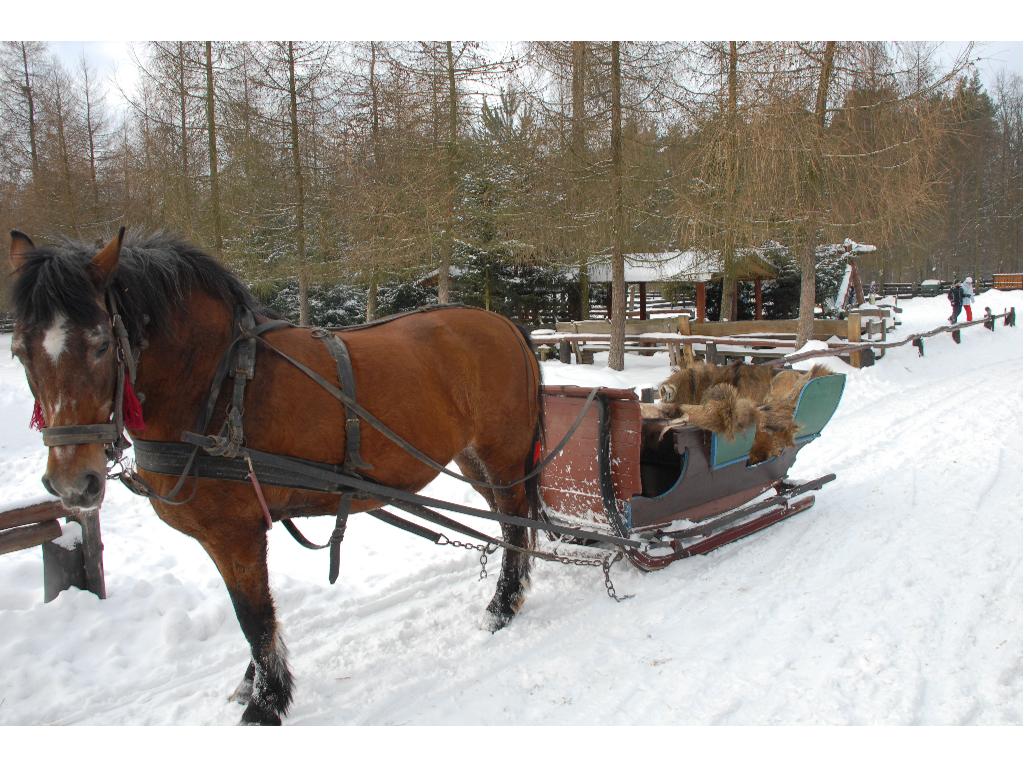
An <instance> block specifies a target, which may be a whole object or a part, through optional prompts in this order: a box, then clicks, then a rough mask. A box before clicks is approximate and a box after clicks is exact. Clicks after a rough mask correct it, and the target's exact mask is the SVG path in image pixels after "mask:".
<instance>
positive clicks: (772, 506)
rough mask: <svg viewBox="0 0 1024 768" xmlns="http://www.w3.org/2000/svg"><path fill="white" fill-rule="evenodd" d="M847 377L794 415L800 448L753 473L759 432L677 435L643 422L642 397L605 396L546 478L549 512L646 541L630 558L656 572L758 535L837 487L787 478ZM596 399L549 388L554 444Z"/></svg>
mask: <svg viewBox="0 0 1024 768" xmlns="http://www.w3.org/2000/svg"><path fill="white" fill-rule="evenodd" d="M845 379H846V377H845V376H843V375H831V376H823V377H819V378H816V379H811V380H810V381H808V382H807V383H806V384H805V385H804V387H803V389H802V391H801V392H800V395H799V399H798V401H797V407H796V410H795V413H794V419H795V421H796V423H797V425H798V430H797V433H796V438H795V445H794V446H792V447H788V448H785V449H784V450H783V451H782V453H781V454H780V455H778V456H775V457H773V458H771V459H769V460H767V461H763V462H760V463H757V464H753V465H750V464H749V463H748V459H749V455H750V449H751V445H752V443H753V440H754V430H753V428H751V429H749V430H747V431H745V432H742V433H740V434H738V435H737V436H736V437H735V439H733V440H729V439H727V438H725V437H724V436H723V435H720V434H716V433H713V432H707V431H705V430H702V429H698V428H697V427H693V426H673V427H668V421H667V420H665V419H642V418H641V415H640V403H639V399H638V398H637V395H636V393H635V391H634V390H632V389H610V388H602V389H600V390H599V391H598V396H597V399H596V407H595V408H592V409H590V411H591V412H590V413H588V414H586V415H585V416H584V421H583V422H582V423H581V424H580V425H579V427H578V428H577V429H576V431H575V433H574V434H573V435H572V437H571V438H570V439H569V441H568V443H567V444H566V446H565V448H564V449H563V450H562V452H561V453H560V455H558V456H557V457H555V458H554V459H553V460H552V462H551V463H550V464H549V465H548V466H547V467H546V468H545V470H544V473H543V474H542V476H541V484H540V486H541V498H542V503H543V508H544V511H545V513H546V515H547V516H548V518H549V519H551V520H553V521H556V522H559V523H561V524H563V525H567V526H577V527H580V528H584V529H592V530H595V531H600V532H603V533H611V534H614V535H616V536H620V537H631V538H634V539H640V540H644V541H646V542H647V543H648V545H649V546H648V547H646V548H630V549H627V550H626V552H625V554H626V556H627V557H628V558H629V560H630V562H632V563H633V564H634V565H635V566H636V567H638V568H640V569H642V570H647V571H650V570H658V569H660V568H664V567H665V566H666V565H668V564H669V563H671V562H673V561H675V560H678V559H681V558H684V557H689V556H692V555H695V554H706V553H707V552H710V551H712V550H713V549H717V548H718V547H720V546H722V545H724V544H728V543H729V542H732V541H735V540H737V539H740V538H743V537H744V536H749V535H750V534H752V533H755V532H756V531H759V530H762V529H763V528H766V527H768V526H769V525H773V524H774V523H777V522H780V521H782V520H784V519H786V518H788V517H792V516H793V515H795V514H797V513H799V512H802V511H804V510H806V509H808V508H809V507H811V506H812V505H813V504H814V496H813V495H810V493H809V492H810V491H813V490H817V489H819V488H821V487H822V486H823V485H824V484H825V483H828V482H830V481H831V480H833V479H835V475H832V474H829V475H825V476H822V477H819V478H816V479H814V480H811V481H809V482H804V483H799V484H794V483H790V482H788V480H787V473H788V472H789V469H790V467H791V466H792V465H793V462H794V460H795V459H796V455H797V453H798V452H799V451H800V450H801V449H802V448H803V447H804V446H806V445H807V444H808V443H810V442H811V441H813V440H814V439H815V438H816V437H817V436H818V435H819V434H820V433H821V430H822V429H823V428H824V427H825V425H826V424H827V423H828V421H829V420H830V419H831V418H832V414H833V413H835V410H836V408H837V407H838V405H839V400H840V398H841V397H842V392H843V387H844V384H845ZM590 395H591V390H588V389H585V388H582V387H575V386H546V387H544V408H545V418H546V420H547V436H548V441H549V442H551V443H554V442H556V441H560V440H561V439H563V437H564V436H565V435H566V433H567V432H568V431H569V430H570V429H571V428H572V426H573V424H574V422H575V421H576V420H577V419H578V418H579V413H580V409H581V408H582V407H585V402H586V399H587V398H588V397H589V396H590ZM667 427H668V428H667ZM666 428H667V429H666ZM766 494H768V495H767V496H766V498H764V499H758V497H760V496H765V495H766ZM579 541H580V543H583V542H585V541H586V539H585V538H583V537H581V539H580V540H579Z"/></svg>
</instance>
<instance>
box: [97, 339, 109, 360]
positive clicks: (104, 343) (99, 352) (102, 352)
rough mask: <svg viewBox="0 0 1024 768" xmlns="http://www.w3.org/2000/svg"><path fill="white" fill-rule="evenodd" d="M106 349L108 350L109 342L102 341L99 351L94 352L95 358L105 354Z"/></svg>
mask: <svg viewBox="0 0 1024 768" xmlns="http://www.w3.org/2000/svg"><path fill="white" fill-rule="evenodd" d="M108 349H110V342H109V341H104V342H103V343H102V344H100V346H99V349H97V350H96V355H97V357H99V356H101V355H104V354H106V352H107V350H108Z"/></svg>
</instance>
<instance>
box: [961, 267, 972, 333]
mask: <svg viewBox="0 0 1024 768" xmlns="http://www.w3.org/2000/svg"><path fill="white" fill-rule="evenodd" d="M960 287H961V288H963V289H964V312H966V313H967V322H971V320H973V319H974V318H973V317H971V304H973V303H974V279H973V278H972V277H971V276H970V275H968V276H967V277H965V278H964V281H963V282H962V283H961V284H960Z"/></svg>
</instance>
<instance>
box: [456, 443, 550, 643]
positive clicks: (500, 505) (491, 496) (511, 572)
mask: <svg viewBox="0 0 1024 768" xmlns="http://www.w3.org/2000/svg"><path fill="white" fill-rule="evenodd" d="M460 459H461V460H458V464H459V467H460V468H462V471H463V472H464V473H466V474H467V475H468V476H470V477H472V478H473V479H474V480H483V481H486V482H491V483H494V482H497V481H498V479H502V480H503V481H504V482H509V481H511V480H515V479H516V478H519V477H521V476H522V473H523V471H524V466H523V463H522V462H518V463H513V467H514V469H512V468H511V467H510V470H509V471H508V472H504V473H497V472H494V471H491V470H489V469H488V467H489V465H490V463H489V462H488V461H487V458H486V457H485V456H481V455H479V454H477V453H476V452H473V451H466V452H465V453H464V454H463V456H462V457H460ZM464 464H465V466H463V465H464ZM477 490H479V491H480V492H481V493H482V494H483V496H484V498H485V499H487V501H488V504H489V505H490V507H491V510H492V511H497V512H500V513H502V514H504V515H510V516H514V517H523V518H527V519H528V518H529V517H530V507H529V502H528V499H527V496H526V491H525V489H524V488H523V485H522V484H519V485H516V486H514V487H512V488H498V489H493V490H492V489H485V488H478V489H477ZM501 536H502V539H503V540H504V542H505V543H506V544H508V545H510V547H516V548H518V549H512V548H509V547H506V548H503V549H502V554H501V573H500V574H499V576H498V585H497V587H496V588H495V591H494V597H492V598H491V602H490V603H489V604H488V606H487V611H486V613H485V614H484V618H483V621H482V622H481V626H482V628H483V629H486V630H488V631H490V632H497V631H498V630H499V629H501V628H502V627H504V626H506V625H507V624H508V623H509V622H510V621H511V620H512V618H513V617H514V616H515V615H516V614H517V613H518V612H519V609H520V608H521V607H522V605H523V602H524V600H525V599H526V592H527V590H528V589H529V586H530V556H529V555H528V554H527V552H528V551H529V550H530V549H532V546H533V543H534V536H533V534H532V531H531V529H529V528H524V527H523V526H520V525H511V524H508V523H502V524H501ZM521 550H525V551H521Z"/></svg>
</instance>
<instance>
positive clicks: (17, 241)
mask: <svg viewBox="0 0 1024 768" xmlns="http://www.w3.org/2000/svg"><path fill="white" fill-rule="evenodd" d="M35 249H36V246H35V243H33V242H32V238H31V237H29V236H28V235H26V234H25V233H24V232H19V231H18V230H16V229H12V230H11V269H12V270H14V271H15V272H17V271H18V270H19V269H21V266H22V265H23V264H24V263H25V259H26V258H27V257H28V255H29V254H30V253H32V251H34V250H35Z"/></svg>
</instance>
